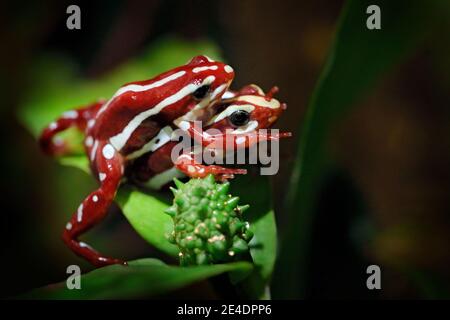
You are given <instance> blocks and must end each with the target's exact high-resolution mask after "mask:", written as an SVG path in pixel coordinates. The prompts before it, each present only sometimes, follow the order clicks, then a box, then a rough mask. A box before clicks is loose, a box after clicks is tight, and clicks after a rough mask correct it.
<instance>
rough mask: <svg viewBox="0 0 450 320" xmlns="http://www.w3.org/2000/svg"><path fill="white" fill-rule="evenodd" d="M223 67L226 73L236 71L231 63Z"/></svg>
mask: <svg viewBox="0 0 450 320" xmlns="http://www.w3.org/2000/svg"><path fill="white" fill-rule="evenodd" d="M223 69H224V70H225V72H226V73H232V72H233V71H234V70H233V68H232V67H231V66H229V65H226V66H225V67H224V68H223Z"/></svg>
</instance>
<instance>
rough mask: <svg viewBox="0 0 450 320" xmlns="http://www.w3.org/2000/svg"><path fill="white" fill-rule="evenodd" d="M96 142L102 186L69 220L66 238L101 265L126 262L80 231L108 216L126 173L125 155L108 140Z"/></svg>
mask: <svg viewBox="0 0 450 320" xmlns="http://www.w3.org/2000/svg"><path fill="white" fill-rule="evenodd" d="M96 144H97V147H96V150H95V153H94V162H93V163H94V167H95V168H94V171H97V174H98V179H99V181H100V187H99V188H98V189H97V190H95V191H93V192H91V193H90V194H89V195H88V196H87V197H86V198H85V199H84V200H83V202H82V203H81V204H80V206H79V207H78V209H77V211H76V212H75V213H74V214H73V216H72V218H71V219H70V221H69V222H68V223H67V225H66V228H65V230H64V232H63V235H62V238H63V240H64V242H65V243H66V244H67V245H68V246H69V248H70V249H72V251H73V252H74V253H76V254H77V255H79V256H81V257H83V258H85V259H87V260H88V261H89V262H90V263H92V264H93V265H95V266H97V267H101V266H104V265H109V264H126V263H125V262H123V261H121V260H119V259H114V258H109V257H105V256H103V255H102V254H100V253H99V252H97V251H95V250H94V249H93V248H91V247H90V246H89V245H87V244H85V243H84V242H80V241H79V240H78V237H79V236H80V235H82V234H83V233H85V232H86V231H88V230H89V229H91V228H92V227H93V226H94V225H96V224H97V223H99V222H100V221H101V220H102V219H103V218H104V217H105V216H106V214H107V212H108V208H109V206H110V205H111V203H112V202H113V200H114V197H115V195H116V191H117V189H118V187H119V184H120V181H121V179H122V175H123V158H122V155H120V154H119V153H118V152H117V151H116V150H115V149H114V147H113V146H112V145H110V144H109V143H107V142H96Z"/></svg>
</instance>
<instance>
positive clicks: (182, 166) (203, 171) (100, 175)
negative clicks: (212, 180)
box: [39, 57, 263, 267]
mask: <svg viewBox="0 0 450 320" xmlns="http://www.w3.org/2000/svg"><path fill="white" fill-rule="evenodd" d="M205 59H206V58H203V57H196V58H194V59H193V60H192V61H191V63H189V64H188V65H186V66H181V67H179V68H176V69H173V70H171V71H169V72H166V73H164V74H162V75H160V76H158V77H156V78H154V79H152V80H148V81H144V82H136V83H133V84H137V85H141V86H142V85H148V84H151V83H154V82H155V81H158V80H161V79H164V78H166V77H168V76H170V75H173V74H175V73H177V72H180V71H186V72H187V73H188V72H192V69H193V68H194V67H198V66H202V67H203V66H211V65H212V64H211V62H210V61H209V60H205ZM213 65H217V66H218V68H217V70H208V72H209V75H211V74H212V75H214V76H215V78H216V80H215V82H214V83H213V84H211V91H213V90H214V89H216V88H217V87H219V86H221V85H223V84H226V87H227V86H228V85H229V83H230V82H231V80H232V78H233V76H234V73H232V72H231V73H230V72H223V67H224V66H225V65H223V64H221V63H218V62H214V64H213ZM221 68H222V71H221V72H219V71H220V70H221ZM202 73H203V72H199V73H197V74H194V73H192V77H191V79H190V80H189V81H192V78H196V79H195V81H196V83H198V82H199V81H200V83H201V81H202V79H201V78H200V80H198V79H197V78H199V77H200V76H202V77H203V79H204V78H205V77H206V76H208V74H205V75H203V74H202ZM189 81H186V79H184V78H180V79H176V80H173V82H170V85H164V86H161V87H158V88H157V89H156V90H155V89H152V90H151V91H150V92H146V91H142V92H131V91H129V92H125V93H122V94H121V95H120V96H118V97H117V98H115V99H112V102H111V103H110V104H109V106H108V108H106V109H104V110H102V106H104V104H105V102H104V101H99V102H97V103H93V104H91V105H89V106H87V107H84V108H80V109H77V110H74V111H72V112H71V114H70V116H69V117H68V116H67V115H66V117H64V116H63V117H61V118H59V119H58V120H56V121H55V122H54V123H52V124H51V125H49V126H48V127H47V128H45V129H44V130H43V132H42V134H41V137H40V140H39V142H40V145H41V147H42V149H43V150H44V152H46V153H48V154H51V155H62V154H65V153H67V152H69V151H70V150H68V149H67V147H65V145H64V144H63V143H56V142H54V141H53V137H54V136H55V134H57V133H59V132H61V131H63V130H65V129H67V128H68V127H70V126H75V127H77V128H78V129H80V130H81V131H84V133H85V136H86V138H85V149H86V153H87V155H88V157H89V160H90V166H91V169H92V173H93V174H94V176H95V177H96V178H97V180H98V181H99V184H100V186H99V188H98V189H97V190H95V191H93V192H91V193H90V194H89V195H88V196H87V197H86V198H85V199H84V200H83V202H82V203H81V204H80V206H79V208H78V209H77V211H76V212H75V213H74V214H73V215H72V218H71V219H70V221H69V223H68V224H67V226H66V228H65V230H64V232H63V235H62V238H63V240H64V242H65V243H66V244H67V245H68V246H69V248H71V249H72V250H73V251H74V252H75V253H76V254H77V255H79V256H81V257H83V258H85V259H86V260H88V261H89V262H90V263H92V264H93V265H95V266H97V267H100V266H104V265H110V264H124V265H126V262H124V261H122V260H120V259H115V258H110V257H106V256H104V255H102V254H100V253H98V252H97V251H95V250H94V249H93V248H91V247H90V246H88V245H86V244H84V243H83V242H80V241H79V240H78V238H79V236H81V235H82V234H83V233H85V232H86V231H88V230H89V229H91V228H92V227H93V226H94V225H96V224H97V223H99V222H100V221H101V220H102V219H103V218H104V217H105V216H106V214H107V212H108V208H109V206H110V205H111V203H112V202H113V201H114V198H115V195H116V192H117V189H118V187H119V185H120V183H121V181H122V178H123V176H124V175H126V176H127V177H128V178H130V179H131V180H135V181H145V180H148V179H149V178H151V177H152V176H154V175H155V174H158V173H161V172H163V171H165V170H167V169H170V168H171V167H173V166H174V165H175V166H176V168H177V169H179V170H180V171H182V172H183V173H184V174H186V175H187V176H189V177H205V176H207V175H208V174H210V173H212V174H214V175H215V176H216V177H217V179H219V180H225V179H228V178H232V177H233V175H234V174H245V173H246V171H245V170H242V169H230V168H223V167H220V166H205V165H203V164H198V163H195V161H194V159H193V158H192V157H191V156H190V155H188V154H185V155H183V156H181V157H180V158H179V160H177V161H176V163H173V162H172V160H171V151H172V148H173V147H174V146H175V145H176V142H168V143H166V144H165V145H163V146H161V147H160V148H158V149H156V150H155V151H154V152H147V153H145V154H144V155H142V156H140V157H139V158H137V159H134V160H128V159H127V155H129V154H130V153H132V152H133V151H136V150H139V149H140V148H141V147H142V146H144V145H145V144H146V143H147V142H148V141H149V140H151V139H152V138H153V137H154V136H155V135H156V134H158V133H159V131H160V129H161V128H163V127H165V126H167V125H170V126H172V127H173V128H175V127H176V126H175V124H174V122H173V121H174V120H175V119H177V118H179V117H181V116H183V115H185V114H186V113H187V112H189V111H190V110H192V108H193V107H194V106H195V105H196V104H197V103H198V101H197V100H195V99H193V98H192V96H191V95H187V96H185V97H184V98H182V99H179V100H178V101H177V102H175V103H173V104H171V105H170V106H168V107H166V108H164V109H163V110H162V111H161V112H158V113H157V114H156V115H154V116H152V117H149V118H148V119H146V120H144V121H143V122H142V123H141V124H140V125H139V126H138V127H137V128H136V129H135V131H134V132H133V133H132V134H131V135H130V137H129V138H128V140H127V141H126V143H125V144H124V145H123V147H122V148H120V149H118V148H117V147H115V146H114V147H113V145H112V142H111V140H110V139H111V137H114V136H115V135H117V134H118V133H120V132H122V130H123V129H124V127H126V126H127V125H128V123H129V122H130V120H131V119H133V118H134V117H135V116H136V115H138V114H140V113H142V112H145V111H147V110H149V109H151V108H149V107H148V106H156V105H158V103H160V102H161V101H162V100H164V99H165V98H167V97H170V96H173V95H174V94H176V93H177V92H178V91H179V90H180V88H183V87H185V86H186V85H189V83H190V82H189ZM216 81H217V82H216ZM246 88H247V87H246ZM243 90H244V91H242V92H244V93H246V94H251V93H250V92H247V91H245V88H244V89H243ZM242 92H241V91H240V92H239V93H238V94H241V93H242ZM220 96H221V94H220V95H218V97H217V99H220ZM214 105H215V102H214V101H212V102H209V104H208V106H207V107H206V108H205V109H204V110H203V111H202V112H201V113H199V114H197V118H196V120H205V119H208V118H209V117H211V116H212V112H213V111H212V110H214V108H213V106H214ZM99 110H102V111H99ZM256 110H257V108H255V111H256ZM261 111H262V110H261ZM255 117H257V114H255ZM92 120H95V124H94V125H89V123H90V122H92ZM261 120H262V119H261ZM261 122H263V121H261ZM221 126H222V127H221V128H223V129H225V127H226V126H225V125H224V123H222V124H221ZM193 137H194V138H196V139H199V138H200V136H199V135H198V134H196V135H193Z"/></svg>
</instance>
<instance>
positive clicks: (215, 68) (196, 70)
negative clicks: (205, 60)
mask: <svg viewBox="0 0 450 320" xmlns="http://www.w3.org/2000/svg"><path fill="white" fill-rule="evenodd" d="M217 68H218V67H217V66H206V67H197V68H194V69H192V72H193V73H199V72H202V71H206V70H217Z"/></svg>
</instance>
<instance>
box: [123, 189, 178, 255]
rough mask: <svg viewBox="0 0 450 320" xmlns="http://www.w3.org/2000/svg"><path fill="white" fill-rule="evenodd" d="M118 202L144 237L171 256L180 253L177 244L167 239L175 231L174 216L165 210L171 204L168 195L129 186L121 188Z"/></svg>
mask: <svg viewBox="0 0 450 320" xmlns="http://www.w3.org/2000/svg"><path fill="white" fill-rule="evenodd" d="M116 202H117V203H118V204H119V206H120V207H121V208H122V211H123V213H124V215H125V217H126V218H127V219H128V221H129V222H130V224H131V225H132V226H133V228H134V229H135V230H136V231H137V232H138V233H139V235H140V236H141V237H142V238H144V239H145V240H146V241H147V242H149V243H151V244H152V245H154V246H155V247H156V248H158V249H159V250H161V251H163V252H165V253H167V254H169V255H171V256H177V255H178V252H179V250H178V248H177V246H175V245H173V244H171V243H170V242H169V241H168V240H167V236H168V235H169V234H170V233H171V232H172V231H173V221H172V218H170V216H169V215H168V214H167V213H165V212H164V210H165V209H167V207H169V206H170V200H169V199H168V198H167V197H164V196H163V195H162V194H158V193H156V192H153V193H151V194H149V193H143V192H141V191H139V190H137V189H135V188H132V187H130V186H127V187H123V188H121V189H120V191H119V193H118V194H117V197H116Z"/></svg>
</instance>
